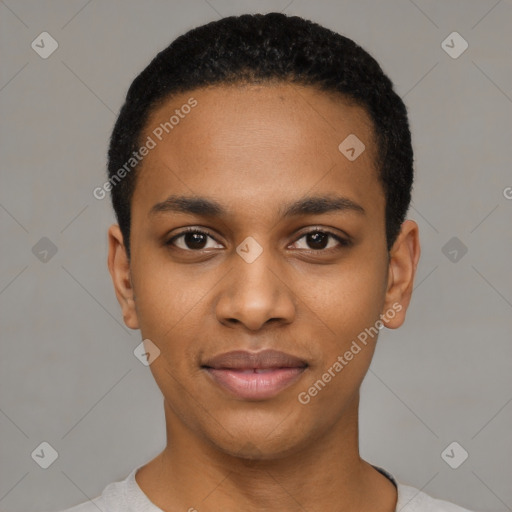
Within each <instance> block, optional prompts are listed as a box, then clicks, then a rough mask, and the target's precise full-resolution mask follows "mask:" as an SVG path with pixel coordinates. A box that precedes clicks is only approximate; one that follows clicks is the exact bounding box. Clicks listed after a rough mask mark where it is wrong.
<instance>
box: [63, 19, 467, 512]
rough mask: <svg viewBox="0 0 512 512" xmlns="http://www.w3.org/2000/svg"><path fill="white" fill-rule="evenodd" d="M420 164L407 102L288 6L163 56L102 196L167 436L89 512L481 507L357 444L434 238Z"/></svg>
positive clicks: (124, 301) (134, 105)
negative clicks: (373, 366) (418, 219)
mask: <svg viewBox="0 0 512 512" xmlns="http://www.w3.org/2000/svg"><path fill="white" fill-rule="evenodd" d="M412 181H413V152H412V147H411V136H410V131H409V127H408V120H407V112H406V109H405V106H404V104H403V102H402V101H401V99H400V98H399V96H398V95H397V94H396V93H395V92H394V91H393V86H392V83H391V81H390V80H389V79H388V78H387V77H386V76H385V75H384V73H383V72H382V70H381V68H380V67H379V65H378V64H377V62H376V61H375V60H374V59H373V58H372V57H371V56H369V55H368V54H367V53H366V52H365V51H364V50H363V49H361V48H360V47H359V46H357V45H356V44H355V43H354V42H353V41H351V40H350V39H347V38H345V37H343V36H341V35H339V34H336V33H334V32H332V31H330V30H327V29H325V28H323V27H321V26H319V25H317V24H315V23H312V22H310V21H306V20H303V19H301V18H298V17H287V16H285V15H283V14H278V13H270V14H267V15H244V16H240V17H230V18H224V19H221V20H219V21H217V22H213V23H209V24H207V25H205V26H202V27H199V28H196V29H194V30H191V31H189V32H188V33H186V34H184V35H182V36H181V37H179V38H178V39H177V40H176V41H174V42H173V43H172V44H171V45H170V46H169V47H168V48H166V49H165V50H163V51H162V52H160V53H159V54H158V55H157V56H156V57H155V58H154V60H153V61H152V62H151V63H150V64H149V66H148V67H147V68H146V69H145V70H144V71H143V72H142V73H141V74H140V75H139V76H138V77H137V78H136V79H135V80H134V82H133V84H132V85H131V87H130V89H129V91H128V94H127V98H126V102H125V104H124V106H123V108H122V110H121V113H120V115H119V118H118V120H117V123H116V125H115V128H114V131H113V134H112V138H111V144H110V150H109V180H108V182H106V184H105V185H104V187H103V188H101V189H98V190H97V191H96V192H95V193H98V194H101V193H104V191H110V192H111V195H112V201H113V205H114V209H115V213H116V216H117V220H118V224H116V225H113V226H112V227H111V228H110V230H109V257H108V265H109V269H110V273H111V275H112V279H113V283H114V287H115V292H116V295H117V298H118V300H119V303H120V305H121V309H122V313H123V318H124V322H125V323H126V325H127V326H128V327H130V328H132V329H140V330H141V334H142V338H143V339H144V347H145V350H146V353H145V355H146V357H147V359H148V362H150V369H151V371H152V373H153V376H154V378H155V380H156V382H157V384H158V386H159V388H160V390H161V391H162V394H163V396H164V407H165V417H166V428H167V446H166V447H165V448H164V450H163V451H162V452H161V453H160V454H159V455H158V456H157V457H155V458H154V459H153V460H151V461H149V462H148V463H147V464H145V465H143V466H141V467H139V468H135V469H134V470H133V471H132V472H131V473H130V475H128V477H127V478H126V479H125V480H123V481H122V482H115V483H112V484H110V485H109V486H107V487H106V488H105V490H104V491H103V493H102V495H101V496H99V497H98V498H95V500H93V501H92V502H88V503H84V504H82V505H79V506H77V507H74V508H72V509H69V512H71V511H72V512H88V511H93V510H94V511H96V510H98V509H100V510H102V511H103V512H118V511H119V512H121V511H123V512H126V511H133V512H135V511H149V512H151V511H153V512H156V511H162V510H163V511H165V512H171V511H178V510H188V511H194V510H198V511H206V512H210V511H229V512H234V511H248V512H250V511H263V510H265V511H273V510H275V511H279V512H283V511H284V512H287V511H310V512H312V511H320V510H321V511H333V512H334V511H336V512H338V511H339V512H342V511H343V512H355V511H358V512H366V511H368V512H369V511H372V512H392V511H395V510H396V511H398V510H401V511H406V512H413V511H418V512H420V511H421V512H425V511H454V512H455V511H463V510H464V509H462V508H460V507H458V506H456V505H453V504H451V503H448V502H445V501H440V500H436V499H434V498H431V497H429V496H427V495H426V494H424V493H423V492H420V491H418V490H417V489H413V488H412V487H408V486H405V485H402V484H400V483H397V482H396V480H395V479H394V478H393V477H392V476H391V475H389V474H388V473H387V472H386V471H384V470H382V469H380V468H376V467H374V466H372V465H371V464H369V463H367V462H365V461H364V460H362V459H361V458H360V456H359V448H358V405H359V389H360V386H361V382H362V380H363V378H364V376H365V374H366V372H367V370H368V367H369V365H370V362H371V358H372V355H373V352H374V349H375V343H376V340H377V337H378V332H379V330H380V329H382V328H384V327H386V328H390V329H395V328H397V327H399V326H400V325H401V324H402V323H403V322H404V319H405V314H406V310H407V307H408V305H409V302H410V299H411V293H412V288H413V281H414V275H415V271H416V266H417V263H418V259H419V255H420V246H419V237H418V227H417V225H416V223H415V222H413V221H411V220H405V215H406V213H407V209H408V206H409V202H410V195H411V187H412Z"/></svg>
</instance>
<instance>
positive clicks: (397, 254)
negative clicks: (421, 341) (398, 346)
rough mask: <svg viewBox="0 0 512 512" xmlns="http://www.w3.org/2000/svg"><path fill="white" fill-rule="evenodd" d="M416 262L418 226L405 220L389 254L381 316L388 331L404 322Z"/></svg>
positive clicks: (418, 245) (417, 256)
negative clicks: (386, 282)
mask: <svg viewBox="0 0 512 512" xmlns="http://www.w3.org/2000/svg"><path fill="white" fill-rule="evenodd" d="M419 259H420V239H419V230H418V225H417V224H416V222H414V221H413V220H406V221H405V222H404V223H403V224H402V227H401V229H400V233H399V235H398V237H397V239H396V241H395V243H394V244H393V247H392V248H391V250H390V253H389V267H388V284H387V289H386V298H385V302H384V310H383V311H382V315H381V320H382V322H383V324H384V325H385V326H386V327H388V328H389V329H396V328H397V327H400V326H401V325H402V324H403V323H404V320H405V313H406V311H407V308H408V306H409V302H410V301H411V295H412V289H413V284H414V276H415V274H416V267H417V266H418V261H419Z"/></svg>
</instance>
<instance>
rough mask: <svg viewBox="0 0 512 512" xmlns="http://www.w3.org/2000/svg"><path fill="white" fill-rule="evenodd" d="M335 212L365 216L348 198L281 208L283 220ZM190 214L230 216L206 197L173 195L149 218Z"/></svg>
mask: <svg viewBox="0 0 512 512" xmlns="http://www.w3.org/2000/svg"><path fill="white" fill-rule="evenodd" d="M335 211H341V212H344V211H352V212H356V213H359V214H361V215H365V214H366V211H365V209H364V208H363V207H362V206H361V205H360V204H358V203H355V202H354V201H352V200H351V199H348V198H347V197H339V196H309V197H303V198H301V199H298V200H297V201H293V202H292V203H288V204H285V205H283V206H282V207H281V208H279V211H278V214H279V216H280V217H282V218H288V217H295V216H299V215H319V214H323V213H330V212H335ZM168 212H173V213H188V214H192V215H200V216H203V217H225V216H227V215H228V214H229V212H228V210H226V209H225V208H224V207H223V206H222V205H221V204H220V203H218V202H217V201H214V200H212V199H207V198H206V197H197V196H175V195H171V196H169V197H168V198H167V199H165V200H164V201H162V202H160V203H156V204H155V205H154V206H153V207H152V208H151V210H150V211H149V216H154V215H157V214H158V213H168Z"/></svg>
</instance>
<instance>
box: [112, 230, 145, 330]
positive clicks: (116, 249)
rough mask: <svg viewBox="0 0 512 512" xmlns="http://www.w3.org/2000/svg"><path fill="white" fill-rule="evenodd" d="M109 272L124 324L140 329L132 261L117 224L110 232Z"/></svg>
mask: <svg viewBox="0 0 512 512" xmlns="http://www.w3.org/2000/svg"><path fill="white" fill-rule="evenodd" d="M108 270H109V272H110V276H111V277H112V282H113V283H114V289H115V292H116V297H117V300H118V302H119V305H120V306H121V311H122V313H123V319H124V323H125V324H126V326H127V327H129V328H130V329H138V328H139V321H138V319H137V312H136V309H135V294H134V291H133V286H132V281H131V275H130V261H129V260H128V256H127V253H126V247H125V246H124V242H123V235H122V233H121V229H120V228H119V226H118V225H117V224H113V225H112V226H110V228H109V230H108Z"/></svg>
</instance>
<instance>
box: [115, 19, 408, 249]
mask: <svg viewBox="0 0 512 512" xmlns="http://www.w3.org/2000/svg"><path fill="white" fill-rule="evenodd" d="M276 81H277V82H288V83H295V84H299V85H310V86H314V87H317V88H319V89H320V90H323V91H326V92H330V93H338V94H339V95H341V96H342V98H344V99H345V100H348V101H350V102H351V103H354V104H356V105H358V106H361V107H362V108H364V110H365V111H366V112H367V114H368V115H369V116H370V118H371V120H372V122H373V125H374V126H373V129H374V130H373V131H374V134H375V137H376V143H377V161H376V162H375V164H376V168H377V169H378V178H379V180H380V182H381V184H382V186H383V190H384V194H385V198H386V210H385V212H386V213H385V217H386V218H385V222H386V224H385V225H386V241H387V248H388V251H389V249H390V248H391V246H392V245H393V243H394V241H395V240H396V237H397V236H398V234H399V232H400V227H401V224H402V222H403V221H404V219H405V215H406V213H407V210H408V208H409V203H410V200H411V189H412V182H413V151H412V145H411V133H410V130H409V123H408V119H407V110H406V107H405V105H404V103H403V101H402V100H401V98H400V97H399V96H398V95H397V93H396V92H395V91H394V90H393V84H392V82H391V80H390V79H389V78H388V77H387V76H386V75H385V74H384V72H383V71H382V69H381V67H380V66H379V64H378V63H377V61H376V60H375V59H374V58H373V57H372V56H371V55H369V54H368V53H367V52H366V51H365V50H363V49H362V48H361V47H360V46H359V45H357V44H356V43H355V42H354V41H352V40H351V39H349V38H347V37H344V36H342V35H340V34H338V33H336V32H333V31H332V30H329V29H327V28H325V27H322V26H321V25H319V24H317V23H314V22H312V21H309V20H306V19H303V18H301V17H299V16H287V15H285V14H282V13H277V12H271V13H268V14H244V15H241V16H229V17H226V18H222V19H220V20H218V21H213V22H210V23H207V24H205V25H202V26H200V27H196V28H194V29H192V30H189V31H188V32H186V33H185V34H183V35H181V36H180V37H178V38H177V39H175V40H174V41H173V42H172V43H171V44H170V45H169V46H168V47H167V48H165V49H164V50H162V51H161V52H159V53H158V54H157V55H156V57H154V59H153V60H152V61H151V62H150V64H149V65H148V66H147V67H146V68H145V69H144V70H143V71H142V72H141V73H140V74H139V75H138V76H137V77H136V78H135V80H134V81H133V83H132V84H131V86H130V88H129V90H128V93H127V95H126V100H125V103H124V105H123V106H122V108H121V111H120V113H119V117H118V119H117V121H116V124H115V126H114V129H113V132H112V136H111V139H110V147H109V151H108V175H109V181H110V183H111V184H112V188H111V198H112V204H113V207H114V211H115V214H116V217H117V221H118V223H119V226H120V229H121V232H122V234H123V237H124V243H125V247H126V250H127V253H128V257H129V256H130V219H131V202H132V197H133V192H134V189H135V184H136V178H137V170H138V167H140V164H138V165H136V166H134V168H133V171H132V172H128V173H126V172H125V173H123V179H122V180H120V179H119V175H117V176H116V173H118V171H119V170H120V169H121V168H122V167H123V166H125V168H126V162H128V161H129V159H130V158H131V157H132V154H133V152H134V151H137V150H138V149H139V148H140V147H141V137H142V134H143V131H144V129H145V126H146V123H147V121H148V118H149V115H150V114H151V113H152V111H153V110H154V109H156V108H157V107H158V106H159V105H161V104H162V103H163V102H164V101H166V100H167V99H170V97H171V96H173V95H175V94H179V93H184V92H187V91H192V90H194V89H196V88H200V87H205V86H209V85H216V84H231V85H232V84H237V83H244V82H245V83H257V82H260V83H261V82H263V83H264V82H276ZM340 142H341V141H340ZM114 178H117V180H116V181H114Z"/></svg>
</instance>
